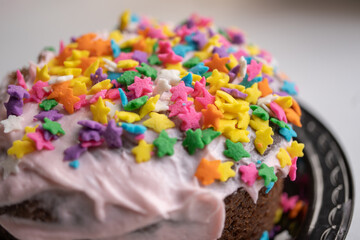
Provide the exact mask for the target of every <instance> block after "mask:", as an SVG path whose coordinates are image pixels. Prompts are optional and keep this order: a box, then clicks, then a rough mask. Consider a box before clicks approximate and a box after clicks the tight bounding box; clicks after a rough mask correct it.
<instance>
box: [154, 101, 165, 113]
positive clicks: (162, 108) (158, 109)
mask: <svg viewBox="0 0 360 240" xmlns="http://www.w3.org/2000/svg"><path fill="white" fill-rule="evenodd" d="M167 110H169V101H163V100H158V101H157V102H156V105H155V109H154V111H155V112H163V111H167Z"/></svg>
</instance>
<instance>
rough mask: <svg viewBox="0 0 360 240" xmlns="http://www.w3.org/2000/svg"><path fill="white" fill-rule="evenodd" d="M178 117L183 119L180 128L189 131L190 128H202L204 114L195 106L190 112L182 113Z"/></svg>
mask: <svg viewBox="0 0 360 240" xmlns="http://www.w3.org/2000/svg"><path fill="white" fill-rule="evenodd" d="M178 117H179V118H180V119H181V121H182V122H181V126H180V129H181V130H182V131H187V130H188V129H197V128H200V120H201V117H202V114H201V113H199V112H196V111H195V109H194V108H192V107H190V108H189V111H188V112H185V113H180V114H179V115H178Z"/></svg>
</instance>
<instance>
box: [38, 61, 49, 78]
mask: <svg viewBox="0 0 360 240" xmlns="http://www.w3.org/2000/svg"><path fill="white" fill-rule="evenodd" d="M49 79H50V75H49V72H48V66H47V65H46V64H45V65H44V67H43V68H41V69H40V68H39V67H36V78H35V82H37V81H39V80H41V81H43V82H47V81H49Z"/></svg>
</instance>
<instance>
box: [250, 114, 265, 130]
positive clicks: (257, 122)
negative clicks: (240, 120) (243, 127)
mask: <svg viewBox="0 0 360 240" xmlns="http://www.w3.org/2000/svg"><path fill="white" fill-rule="evenodd" d="M251 118H252V119H251V120H250V127H251V128H252V129H254V130H255V131H259V130H263V129H266V128H267V127H269V120H266V121H265V120H262V119H261V118H259V117H257V116H255V115H252V117H251Z"/></svg>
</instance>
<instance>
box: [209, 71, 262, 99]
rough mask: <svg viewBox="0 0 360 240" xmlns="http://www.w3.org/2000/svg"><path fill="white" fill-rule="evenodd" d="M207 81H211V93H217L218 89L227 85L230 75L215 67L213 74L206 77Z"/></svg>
mask: <svg viewBox="0 0 360 240" xmlns="http://www.w3.org/2000/svg"><path fill="white" fill-rule="evenodd" d="M206 82H208V83H210V89H209V93H211V94H215V93H216V91H217V90H219V89H220V88H222V87H225V86H226V84H227V83H228V82H229V75H227V74H225V73H220V72H219V71H218V70H217V69H215V70H214V71H213V72H212V74H211V76H210V77H208V78H207V79H206ZM260 94H261V92H260Z"/></svg>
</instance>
